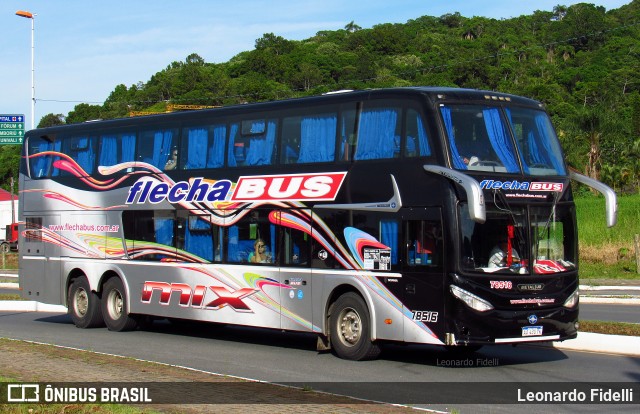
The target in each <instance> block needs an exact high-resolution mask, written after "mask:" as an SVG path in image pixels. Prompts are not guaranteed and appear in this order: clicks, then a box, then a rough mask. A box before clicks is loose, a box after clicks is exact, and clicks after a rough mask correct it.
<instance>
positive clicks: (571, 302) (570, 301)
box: [562, 289, 580, 308]
mask: <svg viewBox="0 0 640 414" xmlns="http://www.w3.org/2000/svg"><path fill="white" fill-rule="evenodd" d="M578 299H580V293H578V289H576V290H575V291H574V292H573V293H572V294H570V295H569V297H568V298H567V300H565V301H564V304H563V305H562V306H564V307H565V308H573V307H575V306H576V305H577V304H578Z"/></svg>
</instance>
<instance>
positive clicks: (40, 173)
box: [28, 136, 62, 178]
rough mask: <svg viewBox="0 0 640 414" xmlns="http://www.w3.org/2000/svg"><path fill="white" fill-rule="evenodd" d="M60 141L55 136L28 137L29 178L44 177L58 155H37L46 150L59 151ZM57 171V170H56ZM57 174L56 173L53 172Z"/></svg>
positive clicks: (49, 172) (48, 172)
mask: <svg viewBox="0 0 640 414" xmlns="http://www.w3.org/2000/svg"><path fill="white" fill-rule="evenodd" d="M61 147H62V142H61V141H60V140H56V139H55V137H49V136H43V137H41V138H36V137H29V142H28V148H29V156H30V157H29V158H28V162H29V170H30V171H29V173H30V176H31V178H46V177H48V176H49V174H52V173H51V168H52V164H53V161H54V160H56V159H59V157H53V156H52V155H37V154H40V153H45V152H47V151H56V152H59V151H60V149H61ZM34 155H35V156H34ZM56 172H57V170H56ZM55 175H57V174H55Z"/></svg>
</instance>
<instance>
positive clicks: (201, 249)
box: [176, 211, 220, 262]
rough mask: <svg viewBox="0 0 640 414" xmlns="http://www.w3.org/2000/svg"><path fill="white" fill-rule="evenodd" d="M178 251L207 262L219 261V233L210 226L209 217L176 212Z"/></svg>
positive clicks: (216, 228) (213, 226)
mask: <svg viewBox="0 0 640 414" xmlns="http://www.w3.org/2000/svg"><path fill="white" fill-rule="evenodd" d="M177 224H178V225H177V245H176V247H178V249H181V250H184V251H186V252H188V253H191V254H194V255H196V256H198V257H200V258H202V259H205V260H207V261H209V262H213V261H220V244H219V243H220V237H219V235H220V232H219V229H218V227H217V226H215V225H213V224H211V221H210V216H209V215H202V216H198V215H194V214H188V212H186V211H179V212H178V223H177Z"/></svg>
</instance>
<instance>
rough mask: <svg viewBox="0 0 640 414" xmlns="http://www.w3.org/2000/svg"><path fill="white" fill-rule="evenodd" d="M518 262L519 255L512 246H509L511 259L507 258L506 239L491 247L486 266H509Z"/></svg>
mask: <svg viewBox="0 0 640 414" xmlns="http://www.w3.org/2000/svg"><path fill="white" fill-rule="evenodd" d="M509 262H510V263H509ZM519 263H520V255H518V252H517V251H516V249H514V248H513V247H512V248H511V260H509V247H508V244H507V242H506V241H501V242H500V243H498V244H497V245H495V246H494V248H493V249H491V253H489V266H488V267H492V268H496V267H509V266H513V265H514V264H519Z"/></svg>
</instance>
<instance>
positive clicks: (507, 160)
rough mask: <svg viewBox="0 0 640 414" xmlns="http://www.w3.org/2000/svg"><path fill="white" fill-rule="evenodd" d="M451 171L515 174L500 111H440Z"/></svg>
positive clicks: (513, 153)
mask: <svg viewBox="0 0 640 414" xmlns="http://www.w3.org/2000/svg"><path fill="white" fill-rule="evenodd" d="M440 112H441V113H442V118H443V121H444V126H445V130H446V133H447V137H448V140H449V146H450V149H451V158H452V161H453V166H454V168H456V169H458V170H481V171H495V172H510V173H517V172H519V171H520V166H519V164H518V160H517V154H516V151H515V147H514V144H513V141H512V139H511V135H510V133H509V128H508V124H507V123H506V122H505V120H504V118H503V116H502V115H501V111H500V108H497V107H490V106H479V105H451V106H449V105H442V106H441V107H440Z"/></svg>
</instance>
